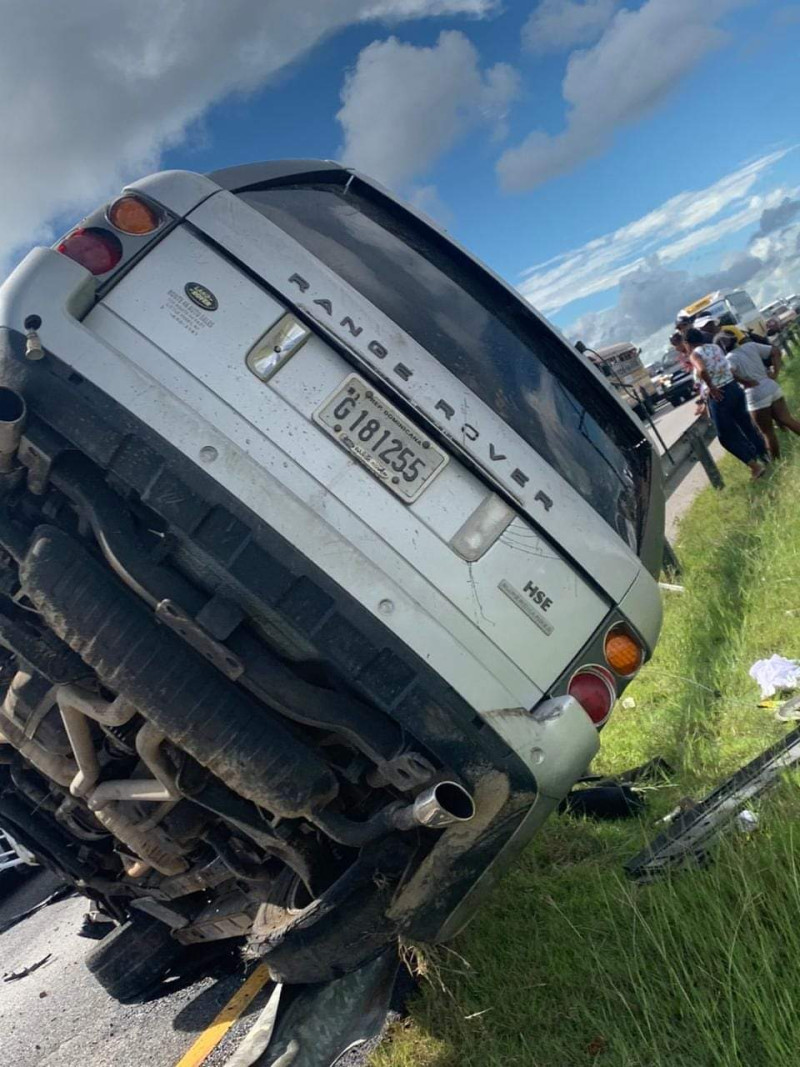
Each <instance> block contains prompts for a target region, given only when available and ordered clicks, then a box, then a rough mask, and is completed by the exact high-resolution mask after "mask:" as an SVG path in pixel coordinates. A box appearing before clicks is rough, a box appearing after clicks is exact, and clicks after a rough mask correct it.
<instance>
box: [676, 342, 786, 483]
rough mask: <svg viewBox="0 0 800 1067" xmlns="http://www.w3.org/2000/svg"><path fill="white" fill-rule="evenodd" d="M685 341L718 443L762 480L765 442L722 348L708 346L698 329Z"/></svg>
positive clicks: (713, 345)
mask: <svg viewBox="0 0 800 1067" xmlns="http://www.w3.org/2000/svg"><path fill="white" fill-rule="evenodd" d="M686 341H687V343H688V344H689V347H690V348H691V350H692V354H691V360H692V366H693V367H694V370H695V374H696V376H697V378H698V379H699V381H700V383H701V385H700V388H701V391H702V392H703V395H704V396H705V398H706V401H707V403H708V413H709V415H710V416H711V419H712V421H713V423H714V426H715V427H716V429H717V437H718V438H719V443H720V444H721V445H722V447H723V448H724V449H726V451H728V452H730V453H731V455H733V456H736V458H737V459H738V460H741V462H742V463H744V464H746V465H747V466H748V467H749V468H750V474H751V476H752V477H753V478H754V479H755V478H760V477H761V476H762V475H763V474H764V473H765V468H764V466H763V465H762V464H761V463H760V462H759V458H760V457H761V456H764V457H766V442H765V440H764V438H763V437H762V436H761V433H760V431H759V430H758V429H757V428H756V426H755V424H754V423H753V421H752V420H751V418H750V416H749V414H748V412H747V405H746V403H745V399H744V393H743V392H742V389H741V387H740V386H739V384H738V382H736V381H735V380H734V377H733V371H732V370H731V368H730V367H729V366H728V361H727V359H726V358H725V353H724V352H723V351H722V349H721V348H720V347H719V345H716V344H708V343H707V342H706V340H705V338H704V337H703V334H702V333H701V332H700V330H698V329H696V328H695V327H692V328H691V329H689V330H687V332H686Z"/></svg>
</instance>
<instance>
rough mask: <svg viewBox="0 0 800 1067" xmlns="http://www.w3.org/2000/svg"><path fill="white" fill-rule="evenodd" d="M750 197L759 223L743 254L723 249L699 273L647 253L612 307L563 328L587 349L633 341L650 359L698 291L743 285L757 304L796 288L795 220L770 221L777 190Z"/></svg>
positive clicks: (799, 266) (799, 253) (799, 283)
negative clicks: (715, 264) (716, 261)
mask: <svg viewBox="0 0 800 1067" xmlns="http://www.w3.org/2000/svg"><path fill="white" fill-rule="evenodd" d="M756 200H761V203H762V210H761V212H760V226H759V229H758V231H757V232H756V233H755V234H754V236H753V238H752V239H751V241H750V243H749V246H748V250H747V251H746V252H732V253H729V254H728V255H727V256H725V257H724V258H723V260H722V263H721V265H720V267H719V269H718V270H716V271H712V272H710V273H706V274H701V275H691V274H690V273H689V272H688V271H685V270H676V269H674V268H670V267H669V266H668V265H667V264H665V263H664V262H662V261H661V260H660V259H659V257H658V256H653V257H651V258H650V259H648V260H647V261H646V262H645V263H643V264H642V265H641V266H639V267H638V268H637V269H636V270H634V271H631V272H630V273H628V274H627V275H625V277H624V278H622V280H621V282H620V286H619V298H618V301H617V303H616V305H614V306H613V307H608V308H604V309H603V310H602V311H593V312H589V313H587V314H585V315H582V316H581V317H580V318H579V319H577V320H576V321H575V322H573V323H572V325H571V326H569V327H568V328H567V330H566V331H565V332H566V333H567V334H568V335H569V336H570V337H573V338H575V339H578V338H580V339H582V340H583V341H585V342H586V343H587V344H589V345H590V346H591V347H598V346H602V345H606V344H613V343H614V342H616V341H622V340H632V341H635V342H636V343H637V344H638V345H640V346H641V348H642V352H643V355H644V358H645V360H646V361H650V360H653V359H656V358H658V357H661V356H662V355H663V354H664V352H665V351H666V350H667V347H668V338H669V334H670V333H671V329H672V323H673V322H674V316H675V314H676V312H677V311H678V310H679V309H680V308H681V307H685V306H686V304H688V303H690V302H691V301H692V300H695V299H697V297H698V296H702V295H703V294H704V293H708V292H713V291H714V290H716V289H731V288H737V287H739V286H743V287H746V288H747V291H748V292H749V293H750V295H751V296H752V297H753V299H754V300H755V302H756V304H757V305H758V306H759V307H763V306H764V305H765V304H767V303H769V302H770V301H771V300H775V299H776V298H777V297H779V296H788V295H789V294H790V293H796V292H798V291H800V222H797V221H792V222H789V223H787V224H785V225H778V226H775V225H774V222H775V217H776V216H775V214H774V211H775V207H774V205H776V204H777V205H780V204H781V203H783V202H784V201H783V200H782V190H775V192H774V194H771V195H770V196H768V197H764V198H757V197H754V198H753V201H756ZM789 201H790V202H791V198H789ZM764 205H766V206H764ZM770 205H773V206H770ZM752 206H753V207H754V206H755V205H754V204H753V205H752ZM788 216H789V213H788V212H787V211H784V218H786V217H788ZM756 217H758V215H757V216H756Z"/></svg>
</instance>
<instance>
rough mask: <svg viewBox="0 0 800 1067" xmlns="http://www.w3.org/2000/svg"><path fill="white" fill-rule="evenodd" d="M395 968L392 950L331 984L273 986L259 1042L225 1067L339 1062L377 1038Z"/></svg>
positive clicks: (323, 1066) (322, 1066)
mask: <svg viewBox="0 0 800 1067" xmlns="http://www.w3.org/2000/svg"><path fill="white" fill-rule="evenodd" d="M399 967H400V959H399V956H398V954H397V949H396V948H395V947H393V948H391V949H387V950H386V951H384V952H383V953H381V955H380V956H378V957H377V958H376V959H374V960H373V961H372V962H371V963H367V964H365V965H364V966H363V967H361V968H359V970H357V971H353V972H352V973H351V974H347V975H345V976H344V977H343V978H338V979H336V980H335V981H333V982H325V983H322V984H320V985H308V986H294V987H289V988H286V987H282V986H276V987H275V990H274V991H273V994H272V995H271V996H270V1003H268V1005H267V1007H266V1008H265V1009H264V1011H263V1012H262V1014H261V1016H259V1019H258V1022H257V1023H256V1027H255V1028H254V1029H258V1030H259V1036H258V1039H255V1040H254V1041H253V1042H251V1043H250V1046H249V1048H247V1049H245V1048H244V1045H243V1046H242V1047H241V1048H240V1049H239V1050H238V1051H237V1052H236V1053H235V1054H234V1056H233V1059H232V1060H230V1061H229V1062H228V1064H227V1067H250V1065H252V1064H255V1063H256V1062H258V1064H259V1067H288V1065H289V1064H291V1065H292V1067H333V1064H339V1063H340V1061H341V1062H344V1061H343V1057H344V1056H345V1054H346V1053H347V1052H348V1051H350V1050H352V1049H355V1048H358V1047H359V1046H362V1045H364V1044H365V1043H367V1042H371V1041H373V1040H376V1039H377V1038H378V1037H379V1036H380V1034H381V1032H382V1030H383V1027H384V1024H385V1022H386V1017H387V1013H388V1011H389V1005H390V1002H391V999H392V992H393V990H394V986H395V981H396V979H397V974H398V970H399ZM279 1001H280V1003H278V1002H279ZM276 1010H277V1013H276ZM240 1053H241V1054H240Z"/></svg>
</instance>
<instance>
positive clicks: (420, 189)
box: [407, 185, 453, 229]
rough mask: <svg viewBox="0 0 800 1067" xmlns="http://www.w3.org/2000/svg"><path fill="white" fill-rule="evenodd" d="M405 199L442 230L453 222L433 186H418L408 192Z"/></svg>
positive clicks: (450, 214)
mask: <svg viewBox="0 0 800 1067" xmlns="http://www.w3.org/2000/svg"><path fill="white" fill-rule="evenodd" d="M407 199H408V202H409V203H410V204H411V205H412V206H413V207H415V208H416V209H417V211H419V212H421V213H422V214H423V215H427V216H428V218H429V219H431V220H432V221H433V222H435V223H436V225H437V226H440V227H441V228H442V229H447V228H448V227H449V226H450V225H451V223H452V221H453V216H452V213H451V211H450V209H449V208H448V206H447V204H445V202H444V201H443V200H442V198H441V196H440V195H439V190H438V189H437V188H436V186H435V185H418V186H417V187H416V188H413V189H411V190H410V192H409V193H408V196H407Z"/></svg>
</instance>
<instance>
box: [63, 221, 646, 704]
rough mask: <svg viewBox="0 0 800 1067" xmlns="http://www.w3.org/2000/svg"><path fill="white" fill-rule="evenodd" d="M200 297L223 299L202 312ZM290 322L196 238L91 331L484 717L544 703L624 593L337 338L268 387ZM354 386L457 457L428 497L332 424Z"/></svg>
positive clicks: (160, 253) (278, 522) (264, 508)
mask: <svg viewBox="0 0 800 1067" xmlns="http://www.w3.org/2000/svg"><path fill="white" fill-rule="evenodd" d="M243 210H244V211H246V212H249V209H247V208H243ZM187 286H189V287H190V288H192V287H194V288H192V291H193V293H194V295H195V296H197V294H198V292H202V290H205V291H207V292H208V293H210V294H211V296H212V297H213V300H210V301H206V303H207V306H206V307H202V306H199V305H198V303H197V302H196V301H195V300H193V299H191V298H190V297H189V296H188V295H187V292H186V287H187ZM201 303H202V297H201ZM212 304H213V309H212ZM285 311H286V305H284V304H282V303H280V302H279V301H278V300H277V299H275V297H274V296H272V295H271V294H270V293H268V292H267V291H266V290H265V289H264V288H262V287H261V286H260V285H259V284H258V283H257V282H256V281H254V280H252V279H251V278H250V277H248V276H247V275H246V274H245V273H243V272H242V271H241V270H239V269H238V268H237V267H236V266H234V265H233V264H232V263H231V262H230V261H228V260H227V259H226V258H224V257H223V256H222V255H220V254H219V253H217V252H216V251H215V250H213V249H212V247H210V246H209V245H208V244H207V243H205V242H203V241H201V240H200V239H198V237H197V236H195V235H194V234H193V233H192V232H190V230H189V229H188V228H179V229H177V230H175V231H173V232H172V233H171V234H170V235H169V236H168V237H167V238H165V240H164V241H163V242H162V243H161V244H159V245H158V246H157V247H156V248H155V249H154V250H153V251H152V252H151V253H150V254H149V255H148V256H147V257H146V258H145V259H144V260H143V261H142V262H141V263H140V264H138V265H137V266H136V267H135V268H134V269H133V270H132V271H131V272H130V273H129V274H128V275H127V276H125V277H124V278H123V279H122V281H121V282H120V283H119V284H118V285H117V286H116V287H115V288H113V289H112V290H111V292H110V293H109V294H108V295H107V296H106V297H105V299H104V300H103V301H102V303H100V304H99V305H97V307H95V309H94V310H93V311H92V312H91V313H90V314H89V315H88V316H87V318H86V320H85V322H84V325H85V326H86V327H87V328H89V329H90V330H91V331H92V332H93V333H95V334H97V335H99V336H100V337H102V338H103V339H105V340H106V341H107V342H108V343H109V344H110V345H112V346H113V347H114V348H116V349H117V351H119V352H124V353H125V358H126V359H127V360H130V361H132V362H133V363H135V364H136V365H137V366H138V367H139V368H140V369H141V371H143V372H144V374H145V375H146V377H147V379H149V381H150V382H152V383H153V384H156V383H157V384H158V386H159V387H160V388H159V390H157V391H153V394H152V396H153V402H152V403H151V404H150V408H149V413H148V422H150V424H151V425H153V426H154V428H155V429H157V430H158V432H160V433H162V435H163V436H165V437H167V438H168V439H172V440H173V442H174V441H175V438H176V435H181V436H182V440H183V441H184V442H185V440H186V435H185V432H183V433H182V434H181V432H180V428H179V427H178V426H176V425H174V423H175V416H174V413H173V414H172V415H168V413H167V411H166V408H164V405H163V404H162V405H161V407H162V408H163V410H162V411H160V410H159V404H158V400H157V397H158V394H159V392H160V391H161V390H166V392H167V393H168V394H171V396H172V397H173V398H175V399H177V400H178V401H179V402H180V404H181V407H182V409H183V411H184V413H185V414H184V415H183V416H182V418H183V420H184V422H185V420H190V422H191V425H192V427H193V439H194V448H193V454H192V458H193V459H194V460H195V462H198V463H203V462H206V465H207V470H208V473H209V474H210V475H211V476H212V477H215V478H218V479H219V480H220V481H221V482H222V484H224V485H225V486H226V487H227V489H228V490H229V491H232V492H234V493H235V494H236V496H237V497H239V498H240V499H241V500H242V501H243V502H244V503H245V504H247V505H248V506H250V507H251V508H252V509H253V510H254V511H256V512H257V513H259V514H260V515H261V516H262V517H263V518H265V519H266V520H267V521H268V522H269V523H270V524H271V525H273V526H274V527H275V528H276V529H277V531H278V532H279V533H281V534H282V535H283V536H284V537H286V538H287V539H288V540H289V541H290V542H292V543H293V544H295V545H296V546H297V547H298V548H299V549H300V550H301V551H302V552H303V553H304V554H305V555H306V556H307V557H308V558H309V559H311V560H312V561H313V562H314V563H316V564H317V565H318V566H319V567H321V568H322V569H323V570H324V571H326V572H327V573H328V574H329V575H330V576H331V577H332V578H333V579H334V580H336V581H338V582H339V584H340V585H342V586H343V587H344V588H346V589H347V590H348V591H349V592H350V594H351V595H353V596H354V597H355V598H356V599H358V600H359V601H360V602H361V603H362V604H364V605H365V606H366V607H367V608H368V609H369V610H370V611H371V612H373V613H374V614H375V615H376V616H377V617H379V618H380V619H381V621H382V622H383V623H384V624H385V625H387V626H388V627H389V628H391V629H392V630H394V631H395V632H396V633H397V634H398V635H399V636H400V637H401V638H402V639H403V640H404V641H405V642H406V643H407V644H408V645H410V646H411V647H412V648H413V649H414V650H415V651H416V652H417V653H418V654H420V655H421V656H423V657H424V658H425V659H426V660H428V661H429V662H430V663H431V665H432V666H434V667H435V669H437V670H438V671H439V673H440V674H442V676H443V677H445V678H446V679H447V680H448V681H449V682H450V683H451V684H453V685H454V687H455V688H456V689H457V690H459V691H460V692H462V693H464V695H465V696H466V697H467V698H468V699H469V700H470V702H471V703H472V704H473V706H476V707H478V708H479V710H488V709H491V708H497V707H498V706H503V705H502V704H498V700H500V699H503V698H504V699H505V701H506V706H531V705H532V704H533V703H534V702H535V701H536V700H537V699H538V697H539V696H540V694H541V693H542V692H543V691H545V690H546V689H547V688H548V686H549V685H551V684H552V682H553V681H554V680H555V678H556V677H557V675H558V674H559V673H560V672H561V670H563V668H564V666H565V665H566V664H567V663H569V662H570V661H571V660H572V659H573V658H574V656H575V655H576V654H577V652H578V651H579V649H580V648H581V646H582V645H583V644H584V643H585V641H586V639H587V637H588V635H589V634H590V633H591V632H592V631H593V630H594V629H596V627H597V626H599V624H600V623H601V622H602V620H603V618H604V616H605V615H606V614H607V612H608V611H609V608H610V599H608V600H607V599H606V598H604V597H603V596H602V595H601V594H599V593H598V592H597V591H595V590H594V589H593V588H592V587H591V586H590V585H589V584H588V583H587V582H586V581H584V580H582V579H581V578H580V577H579V575H578V573H577V572H576V570H575V568H574V567H573V566H572V565H571V564H570V563H569V562H568V561H567V560H566V559H565V558H564V557H563V556H562V555H561V554H560V553H559V552H558V551H557V550H555V549H554V548H553V546H552V544H551V543H549V541H547V540H545V539H544V538H542V537H541V536H540V535H539V534H538V533H537V531H536V530H535V529H534V527H533V525H532V524H531V523H530V522H528V521H526V520H525V519H523V517H522V516H521V515H520V514H519V513H518V512H515V511H514V510H512V509H510V508H509V507H508V505H507V504H506V503H504V502H503V501H501V500H500V499H499V498H498V497H497V496H496V495H495V494H494V493H493V491H492V488H491V486H490V485H489V484H487V482H485V481H483V480H482V479H481V478H479V477H477V476H476V475H475V474H474V473H472V472H471V471H470V470H469V469H468V468H467V467H466V466H465V465H464V464H463V463H462V462H461V461H460V459H459V457H458V455H457V454H455V452H454V451H453V450H451V449H445V447H444V446H443V445H442V443H441V440H440V442H439V444H436V443H435V442H432V441H431V439H430V437H429V436H428V434H426V432H425V430H424V423H423V421H422V420H421V418H420V419H415V418H413V417H411V416H410V415H409V414H408V413H407V412H406V413H403V412H401V411H399V410H398V408H397V407H396V406H395V404H394V400H396V399H397V398H396V397H395V398H393V397H392V395H391V387H390V386H388V385H387V386H386V387H385V388H383V387H382V388H376V387H375V385H374V383H370V382H369V381H368V380H367V379H366V377H364V375H363V374H361V375H359V373H358V370H357V368H356V367H354V366H353V365H352V364H351V363H349V362H348V361H346V360H344V359H343V358H342V356H341V355H340V354H339V353H338V352H337V351H336V350H335V349H334V347H333V346H332V345H331V344H329V343H328V342H327V341H326V340H325V338H324V337H322V336H320V335H319V334H314V335H312V336H311V337H310V338H309V340H308V341H307V342H306V343H305V344H304V345H303V346H302V348H300V350H299V351H298V352H297V354H296V355H294V356H293V358H292V359H290V360H289V361H288V362H287V363H286V364H285V365H284V366H283V367H282V368H281V369H280V370H279V371H278V372H277V373H276V374H275V376H274V377H273V378H271V379H270V381H269V382H267V383H264V382H262V381H260V380H259V379H258V378H257V377H256V376H255V375H254V374H253V373H252V372H251V371H250V370H249V369H248V367H247V365H246V357H247V355H248V353H249V352H250V351H251V349H252V348H253V346H254V345H255V344H256V342H258V341H259V339H260V338H262V337H263V335H264V333H265V331H267V330H268V329H269V328H270V327H271V326H272V325H273V324H274V323H275V322H276V321H277V320H278V319H280V318H281V316H282V315H283V314H284V313H285ZM354 374H355V375H357V377H356V379H355V380H356V382H357V383H358V382H359V381H361V382H363V383H364V384H366V385H367V386H371V387H372V388H373V389H374V391H375V395H376V397H377V399H378V402H379V404H380V405H381V409H382V410H385V411H387V412H389V413H390V414H389V416H388V417H389V418H391V412H395V413H396V415H397V417H398V418H399V419H401V420H402V425H403V428H404V430H405V432H409V431H410V432H411V433H412V435H414V436H415V437H416V439H417V441H418V442H419V443H420V447H424V446H425V445H426V444H427V449H426V452H427V453H428V454H433V450H441V452H442V454H443V455H444V456H445V457H446V460H447V461H446V462H442V463H441V464H440V465H439V466H440V469H439V470H438V471H437V473H436V475H435V477H433V478H431V479H430V480H429V481H427V482H426V483H425V484H424V486H422V488H421V490H420V491H419V493H418V495H416V497H415V499H410V500H409V499H407V498H405V499H404V498H401V497H400V496H398V495H397V492H396V491H394V490H393V489H392V487H390V486H387V485H385V484H383V483H382V482H381V481H380V480H379V479H378V478H376V477H375V476H374V475H373V474H372V473H370V471H369V470H368V469H367V468H366V467H365V466H364V464H363V463H362V462H360V461H359V460H358V459H356V458H354V457H353V455H352V453H351V452H349V451H348V450H347V449H346V448H345V447H343V446H342V443H341V441H338V440H337V439H336V437H337V435H336V433H335V432H333V426H332V425H327V426H326V425H325V422H326V412H327V415H328V416H329V415H330V411H331V407H330V401H331V398H334V397H338V396H339V395H340V391H341V390H342V389H343V388H345V389H346V387H347V385H348V384H350V383H352V381H353V378H352V376H353V375H354ZM120 399H123V402H125V401H124V398H120ZM128 406H131V405H130V403H129V404H128ZM327 421H328V423H331V422H332V421H333V422H334V423H335V420H331V419H330V417H328V419H327ZM210 428H213V429H214V431H215V434H217V435H219V434H221V435H222V436H223V437H224V439H225V441H226V442H227V443H228V445H227V446H226V447H225V448H224V449H222V450H220V448H219V445H218V443H217V444H211V442H212V435H211V434H210V432H209V431H210ZM183 429H184V431H185V425H184V428H183ZM214 440H215V441H217V440H218V439H217V437H216V436H214ZM183 448H184V451H186V446H185V444H184V445H183ZM209 449H211V450H212V451H210V450H209ZM214 453H216V455H215V454H214ZM220 453H222V454H220ZM487 522H488V523H489V526H490V527H491V528H492V529H493V530H494V531H495V534H496V535H497V536H496V539H495V540H494V541H493V543H491V544H490V547H488V548H486V550H485V551H484V552H483V554H480V550H479V549H478V550H477V551H478V554H479V555H480V558H476V559H465V558H464V556H465V555H466V556H470V555H471V554H474V553H473V552H472V551H471V549H470V545H473V546H474V544H476V543H478V542H481V541H483V544H484V545H486V544H487V543H490V542H491V541H492V536H493V535H491V534H487V533H486V530H487ZM457 548H458V549H459V551H457V550H456V549H457ZM629 584H630V582H629V583H628V585H629ZM490 677H491V678H493V679H494V680H495V682H494V683H490V682H489V681H488V680H487V679H488V678H490Z"/></svg>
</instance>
